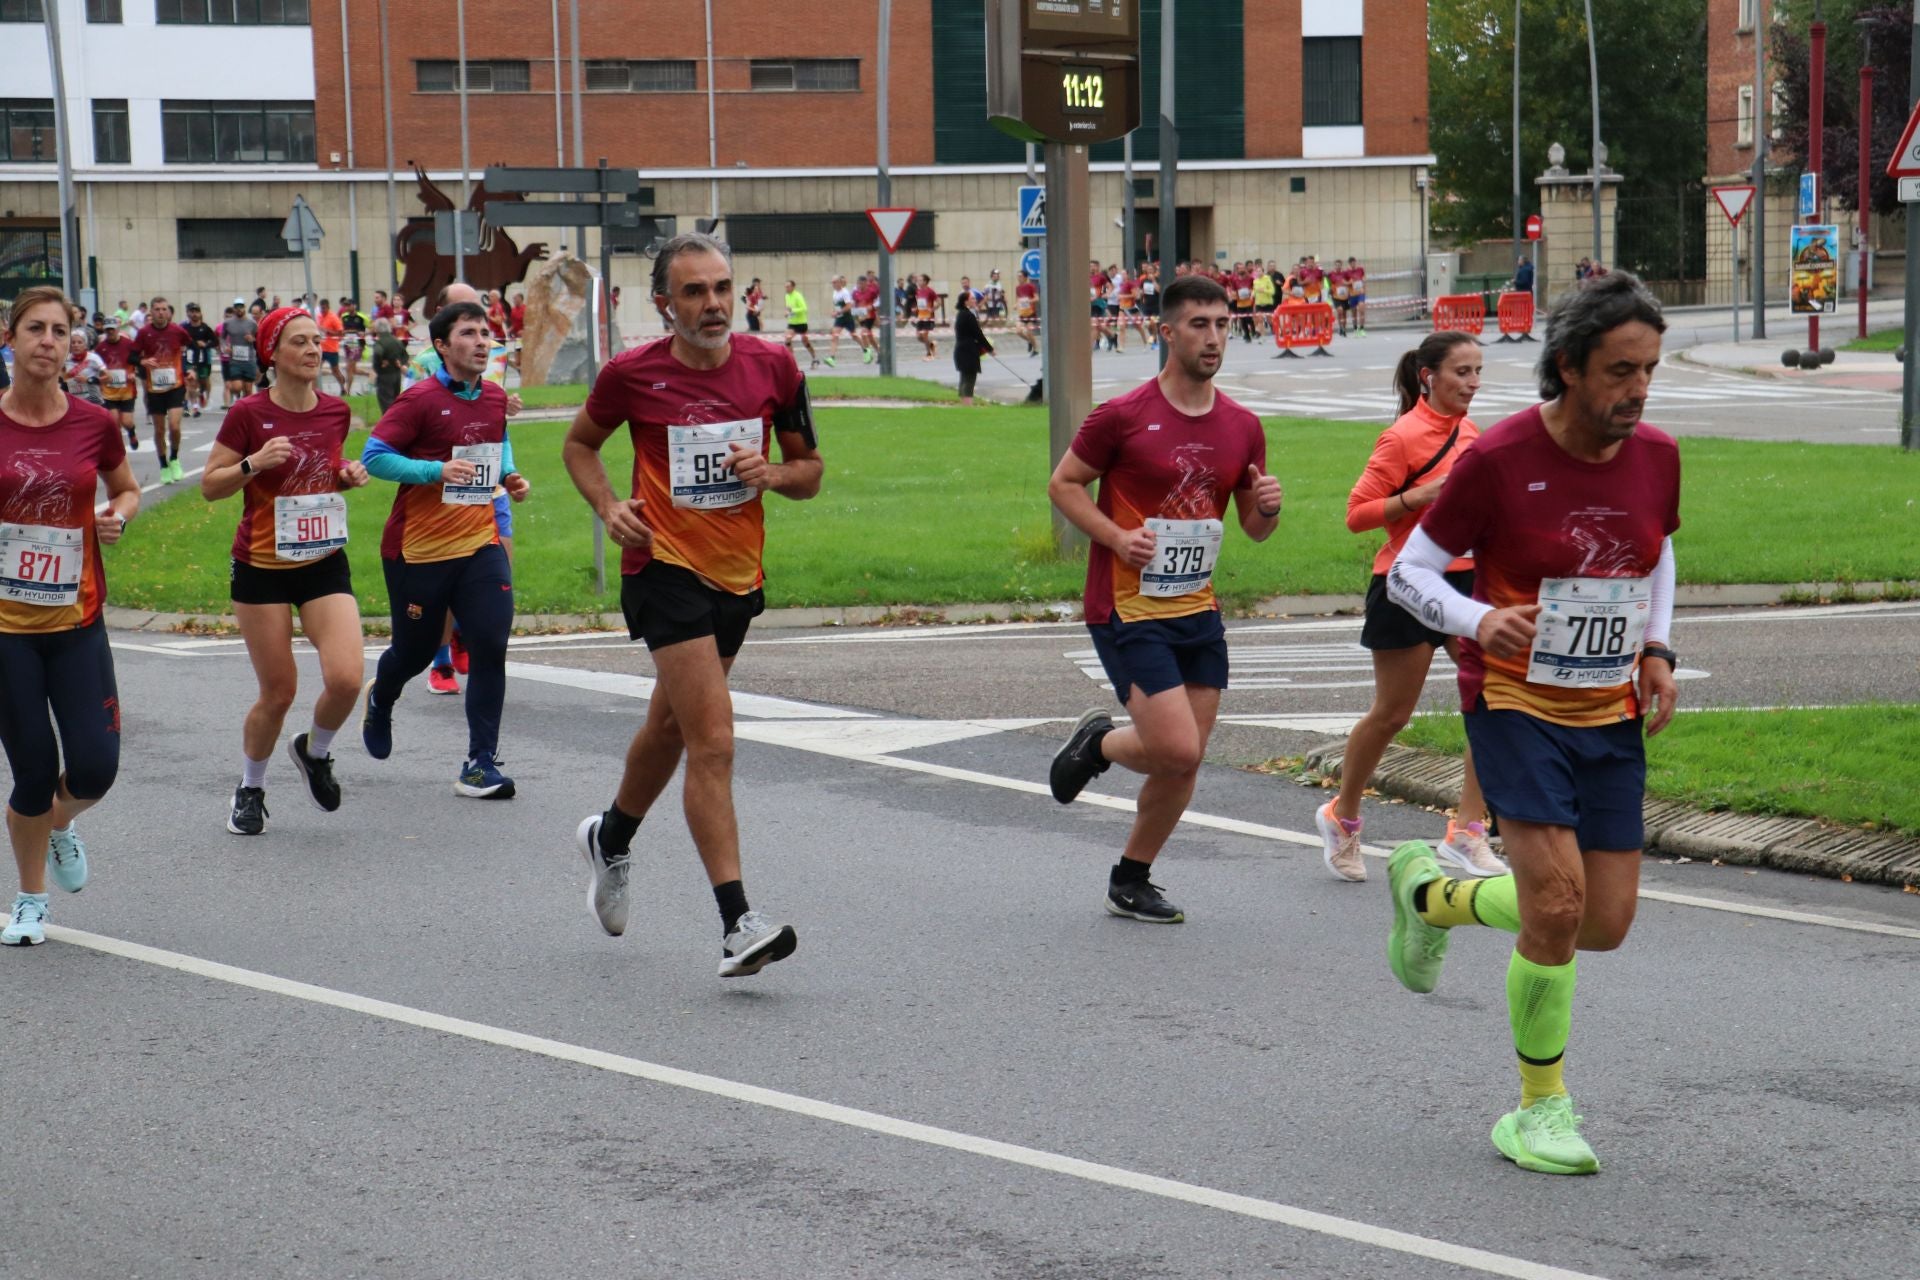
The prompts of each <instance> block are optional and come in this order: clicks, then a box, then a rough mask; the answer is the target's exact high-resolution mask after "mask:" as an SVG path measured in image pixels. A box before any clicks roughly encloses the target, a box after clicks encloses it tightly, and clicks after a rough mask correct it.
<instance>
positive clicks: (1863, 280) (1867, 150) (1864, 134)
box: [1853, 29, 1873, 338]
mask: <svg viewBox="0 0 1920 1280" xmlns="http://www.w3.org/2000/svg"><path fill="white" fill-rule="evenodd" d="M1872 141H1873V32H1872V30H1871V29H1868V30H1867V31H1866V32H1865V40H1864V42H1863V43H1862V45H1861V49H1860V188H1859V194H1858V195H1857V196H1856V197H1855V199H1854V202H1853V203H1854V204H1855V205H1856V206H1857V212H1858V213H1859V216H1860V287H1859V289H1858V290H1856V292H1857V293H1858V294H1859V295H1860V336H1861V337H1863V338H1864V337H1866V336H1867V284H1868V282H1869V273H1868V271H1867V262H1868V260H1869V259H1870V258H1871V257H1872V255H1873V244H1872V239H1871V237H1872V235H1873V225H1872V223H1871V221H1870V220H1869V219H1870V217H1871V201H1870V199H1869V197H1868V191H1869V189H1870V187H1871V185H1872V182H1873V172H1872V167H1871V166H1872V162H1871V160H1870V159H1869V156H1870V155H1871V154H1872V151H1873V147H1872Z"/></svg>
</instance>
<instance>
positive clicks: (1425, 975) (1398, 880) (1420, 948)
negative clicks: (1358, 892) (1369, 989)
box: [1387, 840, 1452, 995]
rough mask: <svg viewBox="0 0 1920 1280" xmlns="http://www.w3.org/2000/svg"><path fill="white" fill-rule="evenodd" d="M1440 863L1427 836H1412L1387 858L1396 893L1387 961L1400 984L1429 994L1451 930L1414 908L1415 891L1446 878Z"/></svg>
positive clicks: (1437, 977) (1437, 978) (1390, 885)
mask: <svg viewBox="0 0 1920 1280" xmlns="http://www.w3.org/2000/svg"><path fill="white" fill-rule="evenodd" d="M1442 874H1443V873H1442V872H1441V870H1440V864H1439V863H1438V862H1437V861H1435V860H1434V856H1433V850H1432V849H1430V848H1428V847H1427V843H1426V841H1424V840H1409V841H1407V842H1406V843H1405V844H1403V845H1401V846H1400V847H1399V848H1398V849H1395V850H1394V851H1393V856H1392V857H1391V858H1389V859H1387V887H1388V888H1389V889H1390V890H1392V893H1393V931H1392V932H1391V933H1389V934H1388V935H1387V965H1388V967H1389V968H1391V969H1392V970H1393V976H1394V977H1396V978H1398V979H1400V985H1401V986H1403V987H1405V988H1406V989H1407V990H1409V991H1418V992H1420V993H1421V994H1423V995H1424V994H1426V993H1427V992H1429V991H1432V990H1433V988H1434V987H1435V985H1437V984H1438V983H1439V981H1440V965H1441V962H1443V961H1444V960H1445V959H1446V958H1447V944H1448V942H1450V941H1451V940H1452V939H1451V938H1450V937H1449V934H1450V932H1451V931H1450V930H1447V929H1442V928H1440V927H1439V926H1437V925H1431V924H1428V923H1427V922H1426V921H1425V920H1422V919H1421V918H1420V913H1419V912H1418V911H1416V910H1414V907H1413V893H1414V890H1416V889H1418V888H1419V887H1420V886H1421V885H1423V884H1428V883H1431V882H1433V881H1435V880H1439V879H1441V878H1442Z"/></svg>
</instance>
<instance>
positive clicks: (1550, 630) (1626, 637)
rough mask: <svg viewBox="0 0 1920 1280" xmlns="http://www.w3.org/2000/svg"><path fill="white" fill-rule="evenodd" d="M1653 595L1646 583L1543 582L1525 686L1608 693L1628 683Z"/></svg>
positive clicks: (1619, 580)
mask: <svg viewBox="0 0 1920 1280" xmlns="http://www.w3.org/2000/svg"><path fill="white" fill-rule="evenodd" d="M1652 595H1653V591H1652V588H1651V586H1650V585H1649V579H1646V578H1546V579H1543V580H1542V581H1541V583H1540V618H1539V621H1538V623H1537V624H1536V626H1537V629H1536V630H1535V632H1534V636H1533V653H1532V655H1531V656H1530V657H1529V658H1528V660H1527V682H1528V683H1529V684H1551V685H1559V686H1561V687H1562V688H1566V689H1612V688H1616V687H1618V686H1620V685H1623V684H1625V683H1627V681H1628V680H1630V679H1632V677H1633V664H1634V661H1635V660H1636V659H1637V658H1638V657H1639V655H1640V642H1641V641H1642V640H1643V639H1645V638H1646V634H1647V619H1648V617H1649V616H1651V613H1652Z"/></svg>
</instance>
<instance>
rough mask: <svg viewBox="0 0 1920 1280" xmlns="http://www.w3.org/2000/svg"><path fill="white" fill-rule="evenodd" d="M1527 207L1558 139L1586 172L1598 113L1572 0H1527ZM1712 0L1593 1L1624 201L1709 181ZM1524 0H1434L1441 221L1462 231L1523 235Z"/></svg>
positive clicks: (1611, 162)
mask: <svg viewBox="0 0 1920 1280" xmlns="http://www.w3.org/2000/svg"><path fill="white" fill-rule="evenodd" d="M1520 7H1521V28H1520V181H1521V205H1522V209H1523V211H1533V210H1537V209H1538V208H1539V203H1540V201H1539V195H1538V189H1537V188H1536V187H1535V186H1534V185H1533V180H1534V179H1535V178H1537V177H1539V176H1540V174H1541V173H1542V172H1543V171H1545V169H1546V168H1547V148H1548V147H1549V146H1550V145H1551V144H1553V143H1555V142H1558V143H1559V144H1560V145H1561V146H1563V147H1565V148H1566V151H1567V159H1566V164H1567V167H1568V168H1569V169H1573V170H1575V171H1576V172H1581V171H1586V170H1587V168H1588V162H1589V158H1590V155H1591V152H1592V137H1593V117H1592V110H1591V106H1590V97H1589V83H1590V81H1589V77H1588V73H1587V29H1586V18H1585V14H1584V12H1583V10H1582V6H1581V5H1580V4H1578V3H1575V2H1573V0H1520ZM1706 8H1707V6H1706V0H1593V21H1594V27H1595V29H1596V32H1597V36H1598V38H1597V40H1596V41H1595V44H1596V49H1597V58H1598V61H1599V64H1600V138H1601V141H1602V142H1604V143H1605V144H1606V147H1607V152H1608V154H1607V164H1608V166H1609V167H1610V168H1612V169H1614V170H1616V171H1618V172H1619V173H1620V174H1621V179H1622V180H1621V191H1620V195H1621V199H1622V200H1623V201H1628V200H1635V199H1646V200H1648V201H1652V200H1653V199H1654V198H1655V197H1665V201H1662V202H1661V203H1662V205H1663V206H1664V204H1666V203H1670V202H1672V200H1673V197H1674V195H1675V194H1676V192H1677V191H1678V189H1679V188H1681V187H1683V186H1688V185H1693V184H1697V183H1698V182H1699V180H1700V177H1701V174H1702V171H1703V170H1704V168H1705V165H1706V148H1707V115H1706V108H1707V76H1706ZM1513 14H1514V4H1513V0H1429V3H1428V6H1427V22H1428V35H1427V49H1428V58H1429V90H1428V92H1429V102H1430V107H1429V112H1428V115H1429V119H1430V122H1431V123H1430V125H1429V137H1430V139H1431V142H1432V146H1433V152H1434V156H1435V161H1436V162H1435V165H1434V175H1433V176H1434V188H1435V197H1436V198H1435V201H1434V205H1433V226H1434V230H1435V231H1436V232H1439V233H1441V234H1442V235H1444V236H1449V237H1452V238H1455V239H1458V240H1461V241H1466V240H1475V239H1483V238H1493V237H1503V236H1508V235H1512V234H1513V233H1514V228H1513V226H1512V222H1513V216H1512V209H1513V195H1512V191H1513V149H1512V148H1513V140H1512V137H1511V136H1510V135H1511V134H1512V132H1513Z"/></svg>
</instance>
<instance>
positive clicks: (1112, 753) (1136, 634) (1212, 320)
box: [1047, 276, 1281, 924]
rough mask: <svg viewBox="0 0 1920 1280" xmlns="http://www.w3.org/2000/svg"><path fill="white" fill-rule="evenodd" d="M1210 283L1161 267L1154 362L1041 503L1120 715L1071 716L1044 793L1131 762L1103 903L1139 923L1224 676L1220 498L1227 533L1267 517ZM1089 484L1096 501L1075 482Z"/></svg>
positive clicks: (1084, 440)
mask: <svg viewBox="0 0 1920 1280" xmlns="http://www.w3.org/2000/svg"><path fill="white" fill-rule="evenodd" d="M1231 314H1232V313H1231V311H1230V309H1229V307H1228V304H1227V295H1226V292H1225V291H1224V290H1223V289H1221V288H1220V286H1219V285H1217V284H1215V283H1213V282H1212V281H1210V280H1208V279H1206V278H1204V277H1200V276H1188V277H1184V278H1182V279H1179V280H1176V281H1174V282H1173V284H1172V285H1171V286H1169V287H1168V289H1167V292H1166V295H1165V297H1164V298H1163V299H1162V304H1161V317H1160V340H1161V341H1162V342H1164V343H1166V344H1167V348H1166V349H1167V367H1166V368H1165V369H1164V370H1163V371H1162V372H1161V374H1160V376H1159V377H1158V378H1155V379H1154V380H1153V381H1151V382H1148V383H1146V384H1145V385H1144V386H1142V387H1140V388H1139V389H1138V390H1136V391H1133V392H1130V393H1128V394H1127V395H1125V396H1122V397H1120V398H1119V399H1117V400H1111V401H1108V402H1107V403H1106V404H1104V405H1102V406H1100V408H1098V409H1096V410H1094V412H1093V413H1092V415H1091V416H1089V417H1088V419H1087V421H1086V423H1085V424H1084V425H1083V426H1082V427H1081V428H1080V433H1079V435H1078V436H1076V437H1075V438H1074V442H1073V446H1072V448H1070V449H1069V450H1068V451H1067V454H1066V456H1065V457H1064V458H1062V459H1061V460H1060V465H1059V466H1058V467H1057V468H1055V470H1054V473H1053V479H1052V480H1051V481H1050V482H1049V483H1048V485H1047V495H1048V497H1050V498H1051V499H1052V500H1053V504H1054V506H1055V507H1057V508H1059V510H1060V513H1061V514H1062V515H1064V516H1066V518H1067V519H1068V520H1071V521H1072V522H1073V524H1074V526H1075V527H1076V528H1078V529H1079V530H1080V531H1081V532H1083V533H1085V534H1086V535H1087V537H1088V538H1089V539H1090V540H1091V541H1092V543H1093V548H1092V550H1091V552H1090V553H1089V554H1088V556H1087V589H1086V598H1085V601H1084V604H1085V609H1086V619H1087V631H1088V632H1089V634H1090V635H1091V637H1092V639H1093V647H1094V649H1095V650H1096V651H1097V652H1098V653H1099V655H1100V663H1101V665H1102V666H1103V667H1105V668H1106V672H1107V676H1108V678H1109V679H1111V680H1112V682H1113V692H1114V696H1115V697H1116V698H1118V699H1119V700H1120V704H1121V705H1122V706H1124V707H1125V708H1126V709H1127V713H1128V714H1129V715H1130V716H1132V717H1133V724H1132V725H1131V726H1130V727H1128V728H1125V729H1116V728H1114V724H1113V720H1112V718H1111V717H1110V716H1108V715H1107V713H1106V712H1104V711H1099V710H1094V711H1089V712H1087V713H1086V714H1085V715H1083V716H1081V717H1080V722H1079V723H1078V724H1077V725H1075V726H1074V730H1073V733H1072V735H1071V736H1070V737H1069V738H1068V739H1067V743H1066V745H1065V746H1063V747H1062V748H1061V749H1060V751H1059V753H1058V754H1056V755H1055V756H1054V761H1053V768H1052V771H1051V776H1050V778H1049V783H1050V785H1051V788H1052V791H1053V798H1054V799H1055V800H1058V801H1059V802H1060V803H1061V804H1068V803H1071V802H1072V800H1073V799H1074V797H1075V796H1078V795H1079V794H1080V792H1081V791H1082V789H1084V788H1085V787H1086V785H1087V783H1089V782H1091V781H1092V780H1093V779H1094V778H1095V777H1096V776H1097V775H1099V774H1102V773H1105V772H1106V770H1107V766H1108V764H1109V763H1114V762H1117V763H1119V764H1121V765H1124V766H1125V767H1127V768H1128V769H1131V770H1132V771H1134V772H1135V773H1142V774H1145V775H1147V778H1146V781H1145V782H1144V783H1142V784H1141V787H1140V799H1139V802H1138V813H1137V816H1136V817H1135V818H1134V823H1133V830H1132V833H1131V834H1130V835H1129V836H1128V838H1127V845H1126V849H1125V851H1124V852H1123V853H1122V854H1121V855H1120V861H1119V863H1118V864H1116V865H1115V866H1114V868H1113V870H1112V871H1111V873H1110V874H1109V875H1108V883H1107V896H1106V909H1107V910H1108V911H1109V912H1110V913H1112V914H1113V915H1117V916H1123V917H1126V918H1128V919H1132V920H1144V921H1147V922H1150V923H1155V924H1178V923H1179V922H1180V921H1182V920H1184V919H1186V916H1185V915H1184V914H1183V913H1182V912H1181V910H1180V909H1179V908H1178V907H1176V906H1174V905H1173V904H1172V903H1170V902H1168V901H1167V900H1166V898H1165V897H1163V896H1162V895H1161V892H1160V889H1159V887H1158V886H1156V885H1155V884H1153V883H1152V881H1150V880H1149V879H1148V875H1149V873H1150V872H1151V871H1152V869H1153V860H1154V858H1155V857H1156V856H1157V855H1158V854H1159V852H1160V849H1161V847H1162V846H1163V845H1164V844H1166V841H1167V837H1168V836H1169V835H1171V834H1172V832H1173V828H1174V824H1176V823H1177V822H1179V821H1180V815H1181V814H1182V813H1184V812H1186V808H1187V801H1188V800H1190V799H1191V798H1192V796H1193V787H1194V783H1195V781H1196V779H1197V778H1198V776H1199V770H1200V761H1201V758H1202V757H1203V756H1204V754H1205V752H1206V746H1207V738H1208V735H1209V734H1211V733H1212V731H1213V721H1214V717H1215V715H1216V714H1217V713H1218V712H1219V710H1220V691H1221V690H1223V689H1225V688H1226V687H1227V641H1226V632H1225V629H1224V628H1223V627H1222V625H1221V622H1220V605H1219V601H1218V600H1217V599H1216V598H1215V596H1214V592H1213V573H1214V561H1215V559H1216V557H1217V556H1218V555H1219V552H1220V542H1221V538H1222V537H1223V536H1224V533H1225V527H1224V524H1223V522H1222V517H1223V516H1225V514H1226V510H1227V503H1228V500H1229V498H1231V500H1232V502H1233V505H1234V509H1235V512H1236V515H1237V518H1238V522H1239V525H1240V528H1241V530H1242V532H1244V533H1245V534H1246V535H1247V536H1248V537H1249V538H1252V539H1253V540H1254V541H1256V542H1263V541H1265V540H1266V539H1267V538H1268V537H1269V536H1270V535H1271V534H1272V533H1273V531H1274V529H1275V528H1276V527H1277V526H1278V524H1279V520H1280V503H1281V492H1280V482H1279V481H1278V480H1276V479H1274V478H1273V477H1272V476H1270V475H1267V474H1266V462H1267V442H1266V435H1265V433H1264V432H1263V431H1262V429H1261V426H1260V420H1259V419H1258V418H1256V417H1254V416H1253V414H1252V413H1250V412H1248V411H1247V410H1246V409H1243V408H1241V407H1240V406H1239V405H1237V404H1235V403H1234V402H1233V401H1232V400H1229V399H1228V398H1227V396H1226V395H1225V393H1223V392H1221V391H1219V390H1218V389H1216V388H1215V386H1214V385H1213V378H1214V375H1215V374H1216V373H1218V372H1219V370H1220V363H1221V360H1222V358H1223V356H1224V354H1225V351H1226V344H1227V342H1228V340H1229V337H1230V333H1229V325H1230V324H1231ZM1096 481H1097V482H1098V483H1099V485H1100V497H1099V499H1098V501H1096V500H1095V499H1094V498H1093V496H1092V495H1091V494H1089V493H1088V491H1087V490H1088V487H1089V486H1090V485H1092V484H1094V483H1095V482H1096Z"/></svg>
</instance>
